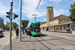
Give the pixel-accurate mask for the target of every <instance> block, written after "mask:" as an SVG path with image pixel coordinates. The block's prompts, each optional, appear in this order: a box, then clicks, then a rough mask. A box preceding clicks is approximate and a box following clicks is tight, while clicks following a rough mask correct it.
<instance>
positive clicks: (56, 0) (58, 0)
mask: <svg viewBox="0 0 75 50" xmlns="http://www.w3.org/2000/svg"><path fill="white" fill-rule="evenodd" d="M50 1H54V2H61V1H62V0H50Z"/></svg>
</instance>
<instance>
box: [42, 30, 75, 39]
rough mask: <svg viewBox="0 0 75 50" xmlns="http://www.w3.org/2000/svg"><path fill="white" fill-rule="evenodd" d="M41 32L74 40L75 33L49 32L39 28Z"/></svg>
mask: <svg viewBox="0 0 75 50" xmlns="http://www.w3.org/2000/svg"><path fill="white" fill-rule="evenodd" d="M41 33H43V34H50V35H53V36H57V37H61V38H66V39H70V40H75V35H73V34H70V33H63V32H51V31H45V30H41Z"/></svg>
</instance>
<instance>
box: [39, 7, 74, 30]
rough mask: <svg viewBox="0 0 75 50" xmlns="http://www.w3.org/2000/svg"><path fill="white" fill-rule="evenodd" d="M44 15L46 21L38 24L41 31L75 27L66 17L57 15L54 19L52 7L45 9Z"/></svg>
mask: <svg viewBox="0 0 75 50" xmlns="http://www.w3.org/2000/svg"><path fill="white" fill-rule="evenodd" d="M46 14H47V21H46V22H40V28H41V30H46V29H49V30H50V31H51V30H54V31H59V30H66V28H67V26H69V28H70V29H72V27H73V26H74V25H75V23H74V22H72V21H71V19H70V18H69V17H68V16H66V15H59V16H57V17H55V18H54V13H53V7H52V6H48V7H47V12H46ZM41 23H42V24H41Z"/></svg>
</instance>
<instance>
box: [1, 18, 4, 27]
mask: <svg viewBox="0 0 75 50" xmlns="http://www.w3.org/2000/svg"><path fill="white" fill-rule="evenodd" d="M0 26H4V19H2V18H0Z"/></svg>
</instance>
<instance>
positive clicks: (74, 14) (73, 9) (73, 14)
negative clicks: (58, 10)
mask: <svg viewBox="0 0 75 50" xmlns="http://www.w3.org/2000/svg"><path fill="white" fill-rule="evenodd" d="M69 11H70V12H71V14H70V15H69V18H70V19H71V20H72V21H73V22H75V2H74V3H73V4H71V9H69Z"/></svg>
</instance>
